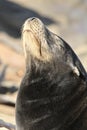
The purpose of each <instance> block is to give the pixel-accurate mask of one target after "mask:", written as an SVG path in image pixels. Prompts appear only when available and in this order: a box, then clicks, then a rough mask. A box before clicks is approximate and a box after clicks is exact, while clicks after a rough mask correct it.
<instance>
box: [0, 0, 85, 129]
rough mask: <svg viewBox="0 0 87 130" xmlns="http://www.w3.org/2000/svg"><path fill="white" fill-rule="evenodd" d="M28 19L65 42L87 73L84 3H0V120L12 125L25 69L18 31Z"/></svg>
mask: <svg viewBox="0 0 87 130" xmlns="http://www.w3.org/2000/svg"><path fill="white" fill-rule="evenodd" d="M29 17H38V18H40V19H41V20H42V21H43V22H44V24H45V25H46V26H47V27H48V28H49V29H50V30H51V31H52V32H54V33H56V34H57V35H59V36H60V37H62V38H63V39H64V40H65V41H67V42H68V44H69V45H70V46H71V47H72V48H73V50H74V51H75V53H76V54H77V55H78V57H79V59H80V60H81V62H82V64H83V66H84V68H85V69H86V70H87V0H0V119H3V120H4V121H7V122H10V123H13V124H15V107H14V106H15V101H16V95H17V90H18V87H19V85H20V82H21V79H22V77H23V75H24V68H25V61H24V56H23V48H22V40H21V29H22V25H23V23H24V21H25V20H26V19H27V18H29ZM0 130H2V128H0ZM3 130H5V128H3Z"/></svg>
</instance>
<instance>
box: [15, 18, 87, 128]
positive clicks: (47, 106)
mask: <svg viewBox="0 0 87 130" xmlns="http://www.w3.org/2000/svg"><path fill="white" fill-rule="evenodd" d="M22 35H23V43H24V49H25V57H26V73H25V76H24V78H23V80H22V82H21V85H20V89H19V93H18V97H17V103H16V123H17V130H87V122H86V120H87V116H85V115H87V114H86V113H87V74H86V71H85V69H84V68H83V66H82V64H81V63H80V61H79V59H78V58H77V56H76V55H75V53H74V52H73V50H72V49H71V48H70V47H69V45H68V44H67V43H66V42H65V41H64V40H63V39H61V38H60V37H58V36H57V35H55V34H53V33H52V32H50V31H49V30H48V29H47V28H46V27H45V25H44V24H43V23H42V22H41V21H40V20H39V19H38V18H31V19H28V20H27V21H26V22H25V24H24V27H23V32H22Z"/></svg>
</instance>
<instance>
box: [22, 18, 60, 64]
mask: <svg viewBox="0 0 87 130" xmlns="http://www.w3.org/2000/svg"><path fill="white" fill-rule="evenodd" d="M22 37H23V45H24V50H25V56H26V57H27V53H26V52H28V53H30V55H31V56H33V57H35V58H36V59H38V60H40V61H43V62H47V61H51V59H53V53H55V50H56V49H55V47H56V46H57V48H58V45H57V44H55V43H56V39H57V36H56V35H54V34H53V33H52V32H50V31H49V30H48V29H47V28H46V26H45V25H44V24H43V22H42V21H41V20H40V19H38V18H35V17H33V18H29V19H27V20H26V21H25V23H24V25H23V30H22ZM54 37H55V38H54ZM52 46H54V47H52Z"/></svg>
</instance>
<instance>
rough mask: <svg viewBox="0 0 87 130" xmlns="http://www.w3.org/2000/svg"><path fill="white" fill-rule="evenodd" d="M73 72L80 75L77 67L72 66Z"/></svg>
mask: <svg viewBox="0 0 87 130" xmlns="http://www.w3.org/2000/svg"><path fill="white" fill-rule="evenodd" d="M73 73H75V74H76V75H77V76H80V72H79V70H78V68H77V67H74V68H73Z"/></svg>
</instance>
